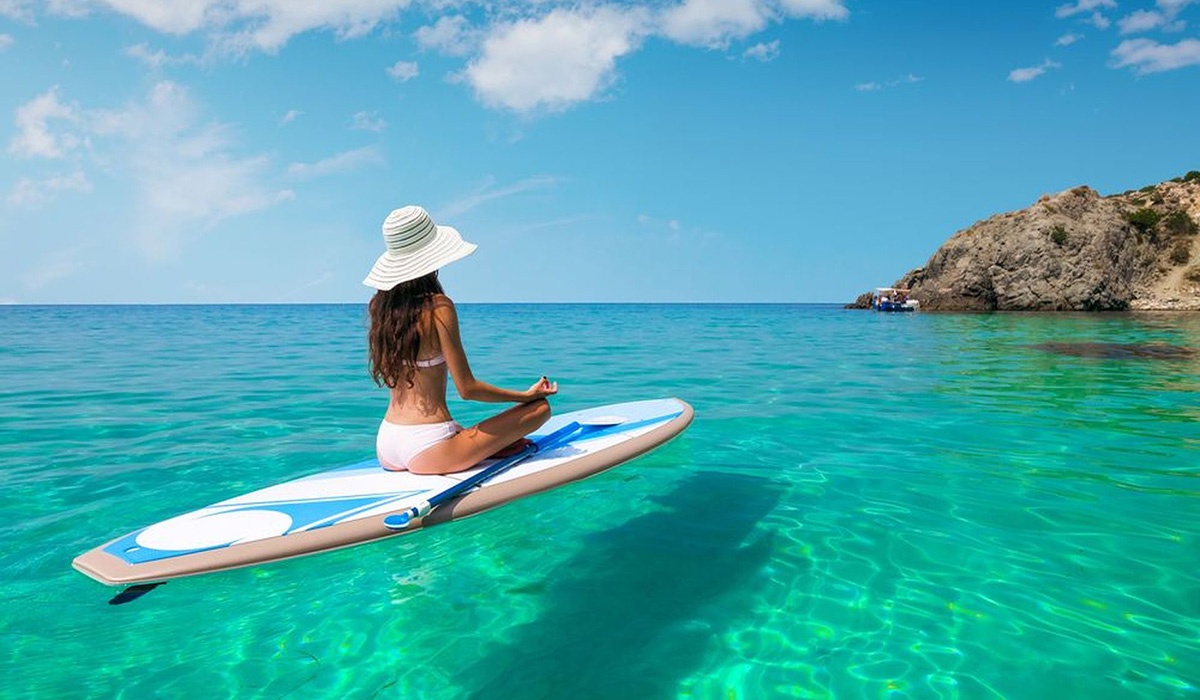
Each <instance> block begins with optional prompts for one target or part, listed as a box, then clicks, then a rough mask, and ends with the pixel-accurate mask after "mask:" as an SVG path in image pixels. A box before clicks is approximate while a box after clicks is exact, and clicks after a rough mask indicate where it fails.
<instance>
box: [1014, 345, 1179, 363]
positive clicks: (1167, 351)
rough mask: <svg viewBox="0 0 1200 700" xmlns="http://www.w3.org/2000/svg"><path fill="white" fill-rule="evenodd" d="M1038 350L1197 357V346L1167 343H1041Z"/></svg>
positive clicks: (1099, 355)
mask: <svg viewBox="0 0 1200 700" xmlns="http://www.w3.org/2000/svg"><path fill="white" fill-rule="evenodd" d="M1033 348H1034V349H1036V350H1044V351H1046V352H1052V353H1054V354H1056V355H1067V356H1068V357H1092V358H1098V359H1102V360H1187V359H1190V358H1193V357H1196V355H1197V351H1196V349H1195V348H1188V347H1182V346H1179V345H1167V344H1166V343H1067V342H1059V343H1056V342H1051V343H1039V344H1037V345H1034V346H1033Z"/></svg>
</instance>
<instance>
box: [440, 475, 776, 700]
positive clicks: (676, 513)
mask: <svg viewBox="0 0 1200 700" xmlns="http://www.w3.org/2000/svg"><path fill="white" fill-rule="evenodd" d="M781 494H782V488H781V487H780V486H779V485H777V484H775V483H774V482H772V481H770V480H768V479H764V478H761V477H752V476H745V475H738V474H725V473H697V474H694V475H692V476H690V477H688V478H686V479H684V481H683V482H682V483H681V484H679V486H678V487H677V488H675V489H674V490H672V491H671V492H670V493H667V494H664V495H663V496H660V497H658V498H656V499H655V500H656V502H657V503H659V504H660V505H662V506H664V507H665V508H666V510H664V511H658V512H654V513H648V514H646V515H642V516H639V517H637V518H634V519H632V520H630V521H628V522H626V523H623V524H622V525H620V526H619V527H616V528H613V529H611V530H605V531H603V532H597V533H595V534H593V535H591V536H589V537H588V542H586V543H585V546H584V547H583V548H582V550H581V551H580V553H579V554H578V555H576V556H575V557H573V558H572V559H571V560H569V561H567V562H564V563H563V564H562V565H561V566H559V567H557V568H556V570H555V571H553V572H551V573H550V575H548V576H547V577H546V581H547V583H546V589H545V592H544V594H543V595H544V599H545V612H544V613H542V615H541V616H540V617H539V618H538V619H537V620H534V621H533V622H530V623H528V624H525V625H522V626H520V627H517V628H515V629H514V630H513V634H512V636H511V638H510V639H509V641H507V642H506V643H503V644H496V645H494V646H492V647H491V648H489V649H488V651H487V652H486V653H485V654H484V655H483V656H482V657H481V658H480V659H479V660H477V661H476V662H474V663H472V664H470V667H468V668H465V669H462V673H460V674H458V675H457V677H458V678H460V679H467V680H466V682H465V683H466V688H465V690H466V693H465V695H466V696H468V697H471V698H479V699H484V698H486V699H487V700H491V699H492V698H523V699H526V700H532V699H537V698H545V699H547V700H550V699H553V700H559V699H561V698H571V699H572V700H579V699H581V698H605V699H608V698H639V699H641V698H664V697H672V698H673V697H675V694H676V692H677V686H678V683H679V681H680V679H682V678H683V677H685V676H686V675H687V674H688V673H690V672H692V671H694V670H695V669H696V668H697V667H698V666H699V665H700V664H701V663H702V662H703V660H704V655H705V653H706V651H707V649H708V645H709V642H710V639H711V638H712V636H713V635H715V634H720V633H721V632H722V631H723V630H724V629H726V628H727V626H728V625H729V624H730V623H731V622H733V620H730V619H728V617H729V616H728V613H725V614H721V615H718V614H714V613H711V612H710V613H706V611H705V607H706V606H707V605H708V604H709V603H712V602H714V601H716V600H717V599H718V598H720V597H722V596H723V595H724V594H727V593H731V592H733V591H737V590H739V589H742V588H744V587H745V585H746V583H747V582H748V581H749V580H750V579H753V578H754V577H755V576H757V575H758V573H759V572H760V571H761V570H762V569H763V567H764V566H765V565H766V563H767V561H768V559H769V558H770V556H771V550H772V546H773V545H772V538H771V536H770V535H762V536H759V537H756V538H752V539H751V541H750V542H746V539H747V538H748V537H751V535H752V533H753V532H754V529H755V526H756V525H757V524H758V523H759V521H761V520H762V518H763V517H764V516H766V515H767V513H769V512H770V511H771V510H772V509H773V508H774V507H775V505H776V503H778V501H779V498H780V496H781ZM501 604H503V603H501Z"/></svg>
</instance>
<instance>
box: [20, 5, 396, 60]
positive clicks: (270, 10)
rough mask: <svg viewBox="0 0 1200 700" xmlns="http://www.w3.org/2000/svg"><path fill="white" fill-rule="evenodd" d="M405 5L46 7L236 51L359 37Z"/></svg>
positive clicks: (390, 17)
mask: <svg viewBox="0 0 1200 700" xmlns="http://www.w3.org/2000/svg"><path fill="white" fill-rule="evenodd" d="M0 2H8V3H10V4H12V0H0ZM409 4H410V0H338V2H319V1H316V0H178V1H175V2H164V0H53V1H52V2H51V3H50V7H49V8H48V9H49V10H50V12H51V13H53V14H58V15H67V16H75V15H79V14H82V13H85V12H87V11H88V10H90V9H93V8H100V9H106V10H111V11H113V12H116V13H118V14H123V15H126V16H128V17H132V18H133V19H135V20H137V21H138V22H141V23H142V24H144V25H146V26H148V27H150V28H152V29H155V30H158V31H160V32H164V33H167V34H175V35H184V34H191V33H193V32H207V33H209V34H210V35H211V36H213V37H214V38H219V39H220V43H221V44H222V45H223V46H224V47H225V48H228V49H232V50H236V51H244V50H247V49H259V50H263V51H277V50H279V49H280V48H281V47H282V46H283V45H284V44H286V43H287V42H288V40H290V39H291V38H292V37H293V36H296V35H297V34H301V33H304V32H307V31H311V30H321V29H323V30H329V31H333V32H334V33H336V34H337V35H338V36H340V37H342V38H353V37H358V36H362V35H364V34H366V33H368V32H370V31H372V30H373V29H375V28H376V27H377V26H379V25H380V24H382V23H384V22H387V21H390V20H392V19H394V18H395V17H396V15H397V14H398V13H399V11H400V10H402V9H404V8H405V7H408V6H409ZM2 7H3V6H0V8H2Z"/></svg>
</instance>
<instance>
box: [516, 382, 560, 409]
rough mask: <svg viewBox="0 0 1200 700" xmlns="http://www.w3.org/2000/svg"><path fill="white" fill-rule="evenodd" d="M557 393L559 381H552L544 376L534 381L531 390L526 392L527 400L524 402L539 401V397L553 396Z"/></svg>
mask: <svg viewBox="0 0 1200 700" xmlns="http://www.w3.org/2000/svg"><path fill="white" fill-rule="evenodd" d="M557 393H558V382H552V381H550V380H549V379H546V378H545V377H542V378H541V379H539V380H537V381H536V382H534V384H533V386H531V387H529V390H528V391H526V392H525V401H523V402H522V403H529V402H530V401H537V400H538V399H544V398H546V397H547V396H552V395H554V394H557Z"/></svg>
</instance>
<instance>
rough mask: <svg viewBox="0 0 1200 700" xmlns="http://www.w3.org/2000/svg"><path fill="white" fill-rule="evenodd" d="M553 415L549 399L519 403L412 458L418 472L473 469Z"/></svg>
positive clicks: (415, 470)
mask: <svg viewBox="0 0 1200 700" xmlns="http://www.w3.org/2000/svg"><path fill="white" fill-rule="evenodd" d="M549 419H550V404H549V403H548V402H547V401H546V400H545V399H538V400H537V401H531V402H529V403H523V404H518V405H516V406H513V407H512V408H510V409H508V410H507V411H505V412H503V413H501V414H498V415H495V416H492V417H491V418H488V419H487V420H485V421H483V422H482V423H480V424H479V425H476V426H472V427H470V428H467V429H466V430H463V431H462V432H461V433H459V434H458V435H455V436H454V437H452V438H450V439H448V440H444V441H442V442H439V443H438V444H436V445H434V446H433V447H430V448H429V449H428V450H425V451H424V452H422V453H420V454H418V455H417V456H416V457H413V458H412V459H411V460H409V462H408V470H409V471H410V472H412V473H414V474H450V473H453V472H460V471H462V470H464V469H470V468H471V467H473V466H475V465H476V464H478V463H479V462H481V461H483V460H484V459H485V458H487V457H489V456H491V455H493V454H495V453H496V452H497V451H499V450H500V449H502V448H504V447H505V446H507V445H511V444H512V443H513V442H515V441H516V440H517V439H518V438H521V437H524V436H526V435H528V434H529V433H532V432H533V431H535V430H537V429H538V428H540V427H542V425H543V424H545V422H546V421H547V420H549Z"/></svg>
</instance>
